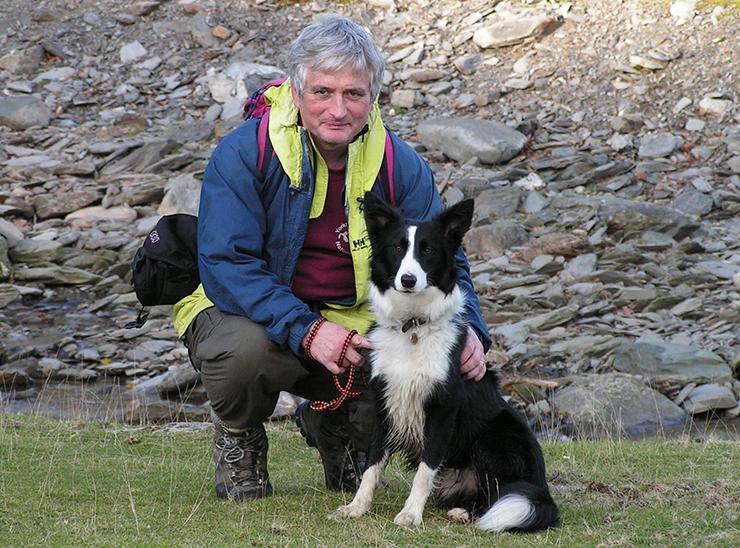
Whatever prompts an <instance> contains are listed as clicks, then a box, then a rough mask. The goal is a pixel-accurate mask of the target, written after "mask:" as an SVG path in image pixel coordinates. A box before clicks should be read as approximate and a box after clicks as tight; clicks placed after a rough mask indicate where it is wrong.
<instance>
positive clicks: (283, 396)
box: [270, 392, 303, 419]
mask: <svg viewBox="0 0 740 548" xmlns="http://www.w3.org/2000/svg"><path fill="white" fill-rule="evenodd" d="M302 401H303V398H300V397H298V396H294V395H293V394H290V393H289V392H280V396H279V397H278V401H277V403H276V404H275V409H274V410H273V412H272V415H270V418H271V419H285V418H292V417H293V416H294V415H295V411H296V409H297V408H298V405H299V404H300V403H301V402H302Z"/></svg>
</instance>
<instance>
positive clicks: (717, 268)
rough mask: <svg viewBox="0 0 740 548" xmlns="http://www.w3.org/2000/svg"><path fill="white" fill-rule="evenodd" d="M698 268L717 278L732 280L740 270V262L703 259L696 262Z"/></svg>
mask: <svg viewBox="0 0 740 548" xmlns="http://www.w3.org/2000/svg"><path fill="white" fill-rule="evenodd" d="M696 269H697V270H699V271H701V272H706V273H708V274H711V275H712V276H716V277H717V278H722V279H724V280H732V279H733V277H734V276H735V275H736V274H737V273H738V272H740V264H737V263H731V262H729V261H701V262H699V263H697V264H696Z"/></svg>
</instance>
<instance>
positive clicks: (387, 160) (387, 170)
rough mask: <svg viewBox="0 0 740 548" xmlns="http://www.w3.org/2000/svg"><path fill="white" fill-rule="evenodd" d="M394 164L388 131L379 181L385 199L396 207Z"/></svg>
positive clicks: (391, 143)
mask: <svg viewBox="0 0 740 548" xmlns="http://www.w3.org/2000/svg"><path fill="white" fill-rule="evenodd" d="M393 164H394V162H393V142H392V141H391V135H390V133H389V132H388V130H386V132H385V154H384V155H383V163H382V164H381V165H380V172H379V173H378V179H380V186H381V187H382V188H383V195H384V196H385V199H386V200H388V201H389V202H390V204H391V205H393V206H395V205H396V188H395V186H394V184H393Z"/></svg>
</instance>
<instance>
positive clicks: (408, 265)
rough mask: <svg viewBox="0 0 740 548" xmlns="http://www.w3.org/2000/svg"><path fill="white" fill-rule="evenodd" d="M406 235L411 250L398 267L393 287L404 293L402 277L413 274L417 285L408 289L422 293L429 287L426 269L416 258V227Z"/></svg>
mask: <svg viewBox="0 0 740 548" xmlns="http://www.w3.org/2000/svg"><path fill="white" fill-rule="evenodd" d="M406 235H407V238H408V240H409V248H408V249H407V250H406V255H404V257H403V259H402V260H401V265H400V266H399V267H398V272H396V278H395V279H394V281H393V285H394V286H395V288H396V289H397V290H398V291H402V290H403V289H404V287H403V284H401V277H402V276H403V275H404V274H411V275H412V276H414V277H415V278H416V285H415V286H414V287H413V288H407V289H413V290H414V291H422V290H423V289H425V288H426V286H427V274H426V272H424V269H423V268H422V267H421V265H420V264H419V261H418V260H417V259H416V257H415V256H414V240H415V238H416V227H415V226H413V225H412V226H410V227H408V230H407V232H406Z"/></svg>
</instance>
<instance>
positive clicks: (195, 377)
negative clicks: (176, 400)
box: [157, 363, 200, 397]
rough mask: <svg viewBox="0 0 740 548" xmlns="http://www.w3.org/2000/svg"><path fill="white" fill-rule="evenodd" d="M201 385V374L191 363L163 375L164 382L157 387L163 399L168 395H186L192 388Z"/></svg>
mask: <svg viewBox="0 0 740 548" xmlns="http://www.w3.org/2000/svg"><path fill="white" fill-rule="evenodd" d="M199 383H200V373H198V372H197V371H196V370H195V368H193V366H192V365H190V364H189V363H187V364H183V365H179V366H176V367H173V368H172V369H170V370H169V371H167V373H165V374H164V375H162V380H161V382H160V383H159V385H158V386H157V389H158V390H159V393H160V395H161V396H162V397H166V396H167V395H169V394H171V395H175V396H177V395H179V394H184V393H185V392H187V391H188V390H189V389H191V388H192V387H194V386H196V385H198V384H199Z"/></svg>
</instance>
